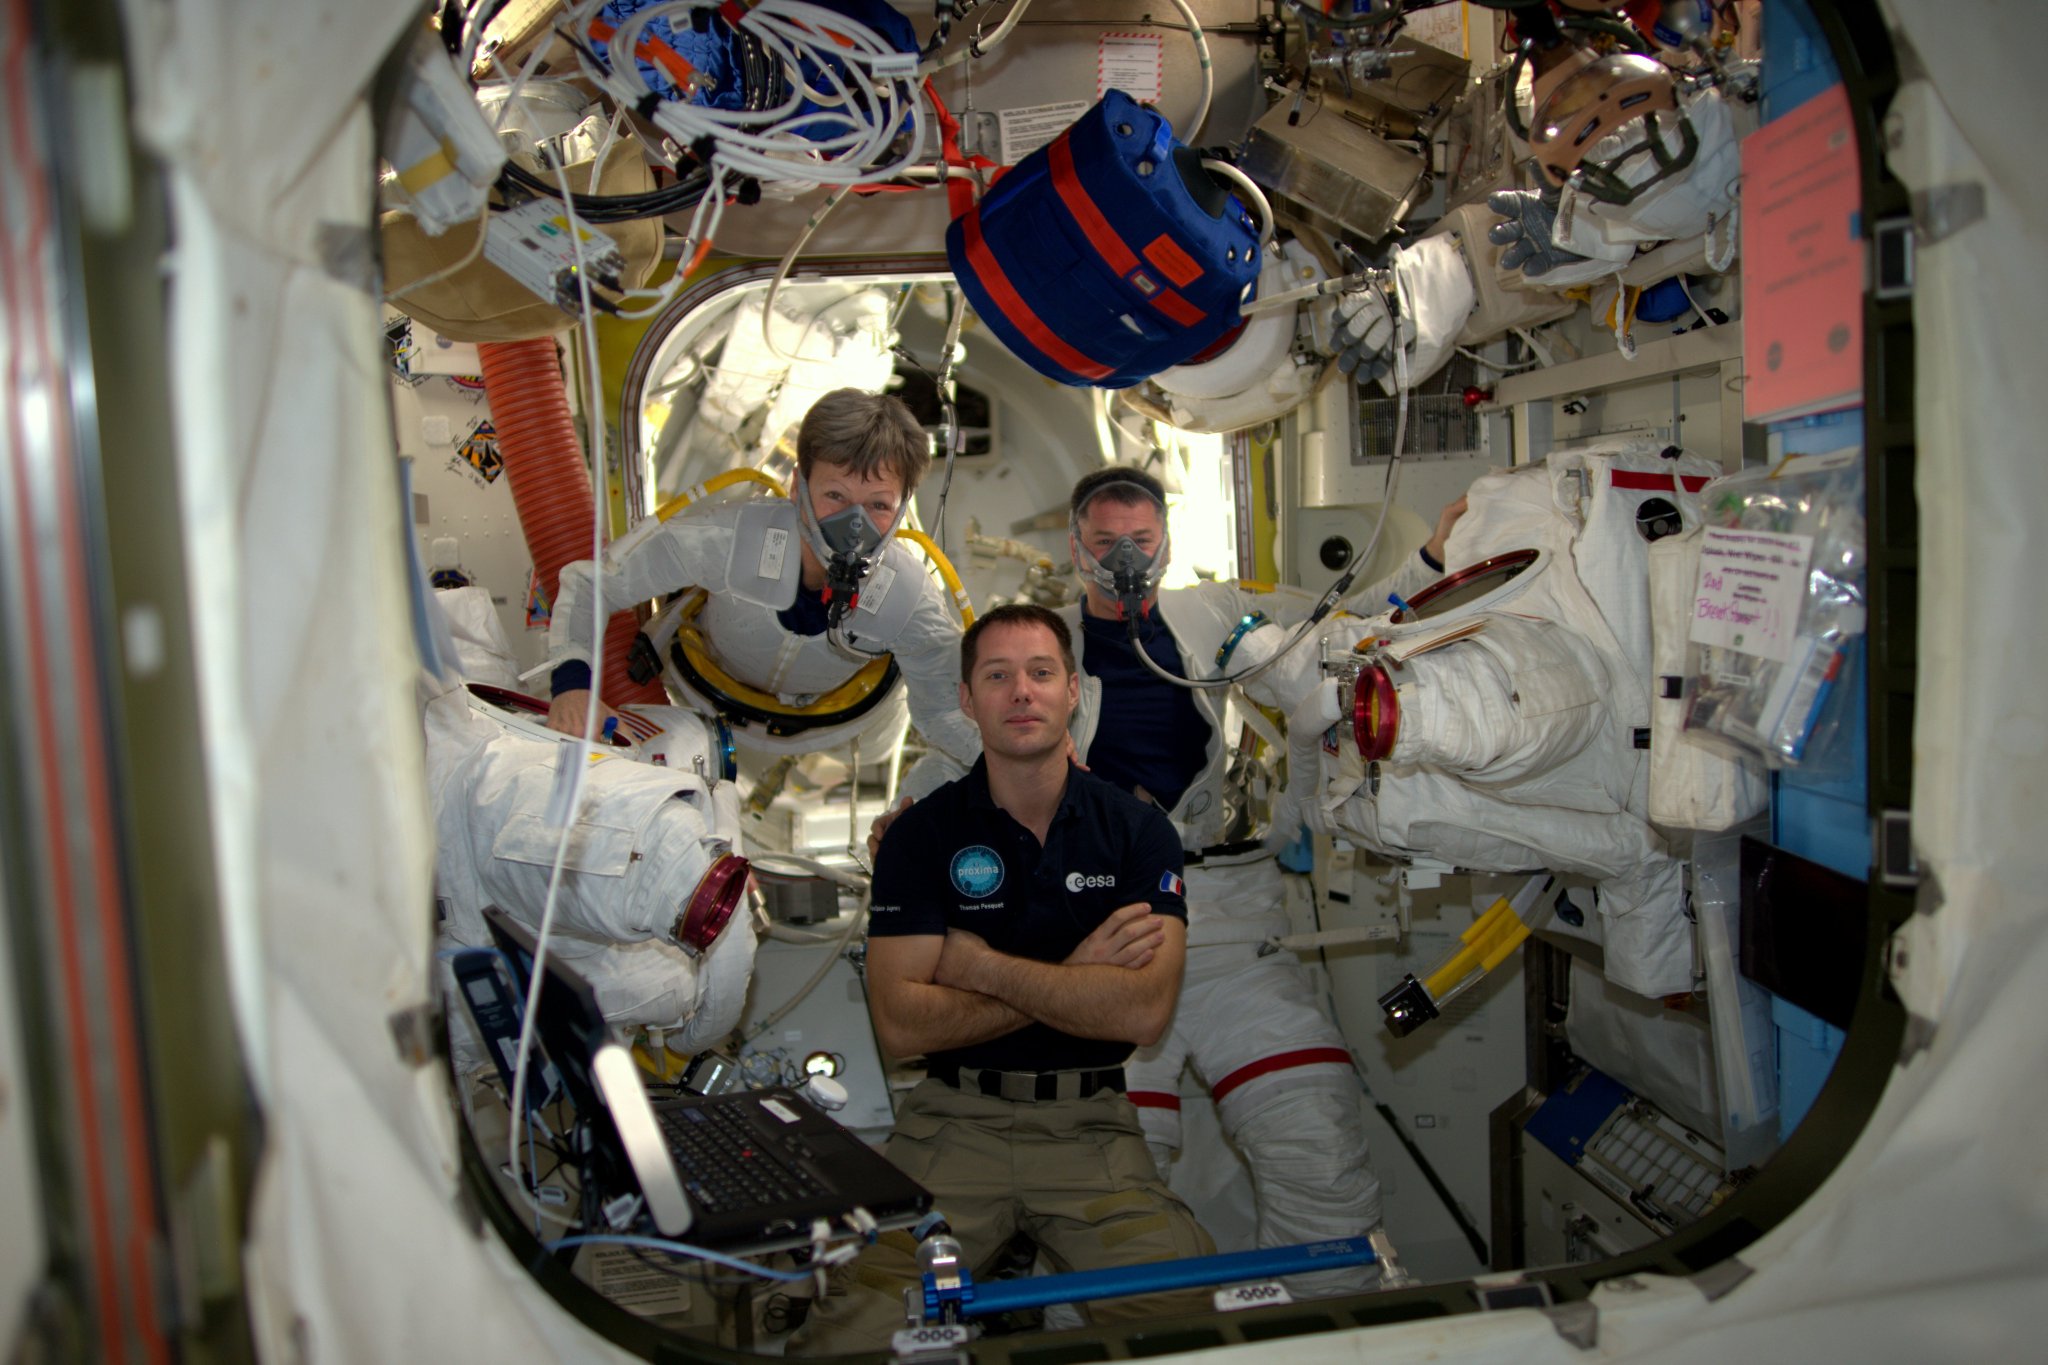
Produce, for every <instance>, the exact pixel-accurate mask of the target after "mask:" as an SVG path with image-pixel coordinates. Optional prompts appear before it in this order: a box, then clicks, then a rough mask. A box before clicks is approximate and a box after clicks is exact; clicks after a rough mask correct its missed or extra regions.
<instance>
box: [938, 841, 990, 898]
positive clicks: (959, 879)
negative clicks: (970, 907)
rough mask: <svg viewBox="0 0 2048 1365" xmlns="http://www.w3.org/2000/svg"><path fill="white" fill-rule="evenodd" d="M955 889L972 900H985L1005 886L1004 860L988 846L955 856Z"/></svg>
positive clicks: (975, 847) (964, 851)
mask: <svg viewBox="0 0 2048 1365" xmlns="http://www.w3.org/2000/svg"><path fill="white" fill-rule="evenodd" d="M951 871H952V874H953V889H954V890H955V891H958V892H959V893H960V894H961V895H963V896H966V897H968V898H969V899H970V900H984V899H986V898H987V897H989V896H993V895H994V894H995V893H996V888H997V887H999V886H1001V885H1002V884H1003V860H1002V859H1001V858H998V857H997V856H996V851H995V850H994V849H992V848H990V847H988V846H987V845H986V844H976V845H974V847H972V848H963V849H961V850H960V851H959V852H958V853H955V854H954V855H953V866H952V868H951Z"/></svg>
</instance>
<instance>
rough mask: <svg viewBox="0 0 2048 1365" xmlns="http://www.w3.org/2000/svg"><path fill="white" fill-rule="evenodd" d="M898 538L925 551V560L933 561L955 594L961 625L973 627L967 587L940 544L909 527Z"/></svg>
mask: <svg viewBox="0 0 2048 1365" xmlns="http://www.w3.org/2000/svg"><path fill="white" fill-rule="evenodd" d="M896 536H897V539H899V540H907V541H909V542H910V543H911V544H912V545H915V546H917V548H918V549H920V550H923V551H924V553H925V558H927V559H929V560H931V562H932V564H933V566H934V567H936V568H937V569H938V571H939V578H940V579H941V580H942V581H943V582H944V583H945V585H946V587H947V588H948V589H949V590H950V591H951V592H952V594H953V606H954V608H955V610H957V611H958V612H959V613H960V624H961V625H963V626H971V625H973V624H974V604H973V603H971V602H969V601H968V600H967V587H966V585H965V584H963V583H962V582H961V581H960V575H959V574H957V573H955V572H954V571H953V562H952V561H951V560H949V559H947V558H946V552H945V551H944V550H941V549H940V548H939V546H938V542H937V541H935V540H933V539H932V538H931V537H930V536H928V535H926V534H925V533H924V532H922V531H917V530H913V529H911V528H910V527H908V526H905V527H904V528H902V529H901V530H899V531H898V532H897V533H896Z"/></svg>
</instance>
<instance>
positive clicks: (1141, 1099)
mask: <svg viewBox="0 0 2048 1365" xmlns="http://www.w3.org/2000/svg"><path fill="white" fill-rule="evenodd" d="M1124 1098H1125V1099H1127V1100H1129V1101H1130V1102H1131V1103H1132V1104H1134V1105H1136V1106H1137V1107H1138V1108H1140V1109H1178V1108H1180V1096H1178V1095H1169V1094H1167V1093H1166V1092H1165V1091H1163V1090H1133V1091H1131V1092H1130V1093H1129V1094H1127V1095H1125V1096H1124Z"/></svg>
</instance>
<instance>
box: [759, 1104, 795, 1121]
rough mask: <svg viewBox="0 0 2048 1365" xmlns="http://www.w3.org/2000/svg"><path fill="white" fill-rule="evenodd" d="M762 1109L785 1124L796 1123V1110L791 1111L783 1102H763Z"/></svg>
mask: <svg viewBox="0 0 2048 1365" xmlns="http://www.w3.org/2000/svg"><path fill="white" fill-rule="evenodd" d="M761 1107H762V1108H763V1109H766V1110H767V1111H768V1112H769V1113H771V1114H773V1115H775V1117H776V1118H779V1119H781V1120H782V1121H783V1122H784V1123H795V1122H796V1110H794V1109H791V1108H790V1107H789V1106H788V1105H786V1104H784V1103H783V1102H782V1101H781V1100H762V1101H761Z"/></svg>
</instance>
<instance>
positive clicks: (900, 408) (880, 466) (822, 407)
mask: <svg viewBox="0 0 2048 1365" xmlns="http://www.w3.org/2000/svg"><path fill="white" fill-rule="evenodd" d="M931 463H932V438H931V437H930V436H929V435H927V434H926V432H925V429H924V428H923V427H921V426H919V425H918V422H917V418H916V417H914V416H912V415H911V411H910V409H909V408H907V407H905V406H904V405H903V401H902V400H901V399H899V398H895V397H892V396H891V395H889V394H886V393H867V392H865V391H863V390H861V389H834V390H832V392H830V393H828V394H826V395H825V396H824V397H823V398H820V399H819V400H818V401H817V402H815V403H813V404H811V410H810V411H809V412H807V413H805V414H804V421H803V425H802V426H801V427H799V428H797V433H796V467H797V471H798V472H799V473H801V474H802V475H803V476H804V477H805V478H806V479H808V478H810V476H811V469H812V467H813V466H816V465H821V464H828V465H833V466H835V467H838V468H843V469H851V470H852V471H853V472H854V473H855V474H857V475H859V476H860V477H861V478H863V479H871V478H873V477H874V476H875V475H876V474H880V473H886V474H893V475H895V476H896V478H897V480H898V481H900V482H901V483H902V485H903V494H904V496H905V497H908V496H909V495H910V494H911V493H912V492H913V491H914V490H915V489H916V488H917V484H918V480H920V479H922V478H923V477H924V472H925V470H927V469H929V468H931Z"/></svg>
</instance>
